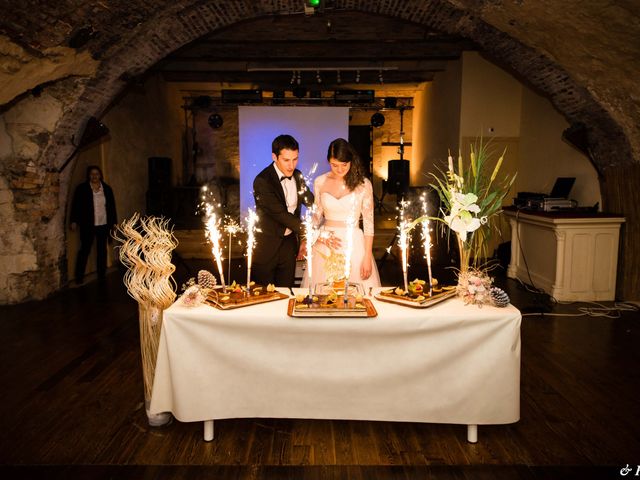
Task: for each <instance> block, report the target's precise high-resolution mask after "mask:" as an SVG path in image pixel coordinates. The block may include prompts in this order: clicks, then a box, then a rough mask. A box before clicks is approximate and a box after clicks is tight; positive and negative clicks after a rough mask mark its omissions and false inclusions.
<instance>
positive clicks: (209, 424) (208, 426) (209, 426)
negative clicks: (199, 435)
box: [204, 420, 213, 442]
mask: <svg viewBox="0 0 640 480" xmlns="http://www.w3.org/2000/svg"><path fill="white" fill-rule="evenodd" d="M211 440H213V420H205V421H204V441H205V442H210V441H211Z"/></svg>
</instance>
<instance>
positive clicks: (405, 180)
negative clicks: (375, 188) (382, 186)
mask: <svg viewBox="0 0 640 480" xmlns="http://www.w3.org/2000/svg"><path fill="white" fill-rule="evenodd" d="M386 185H387V193H390V194H395V195H402V194H405V193H407V191H408V190H409V160H389V162H388V163H387V183H386Z"/></svg>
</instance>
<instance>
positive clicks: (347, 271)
mask: <svg viewBox="0 0 640 480" xmlns="http://www.w3.org/2000/svg"><path fill="white" fill-rule="evenodd" d="M355 209H356V195H352V196H351V209H350V211H349V216H348V217H347V222H346V223H347V232H346V235H347V238H346V241H347V244H346V248H345V252H344V255H345V258H344V278H345V280H344V304H345V306H346V305H347V303H348V297H347V296H348V294H349V277H350V276H351V253H352V252H353V229H354V227H355V223H356V218H355V217H356V213H355Z"/></svg>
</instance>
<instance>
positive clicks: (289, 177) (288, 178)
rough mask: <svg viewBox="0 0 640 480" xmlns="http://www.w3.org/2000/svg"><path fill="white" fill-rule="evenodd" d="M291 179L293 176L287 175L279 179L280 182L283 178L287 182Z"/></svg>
mask: <svg viewBox="0 0 640 480" xmlns="http://www.w3.org/2000/svg"><path fill="white" fill-rule="evenodd" d="M292 177H293V175H289V176H288V177H287V176H286V175H283V176H281V177H280V181H282V180H284V179H285V178H286V179H287V180H291V178H292Z"/></svg>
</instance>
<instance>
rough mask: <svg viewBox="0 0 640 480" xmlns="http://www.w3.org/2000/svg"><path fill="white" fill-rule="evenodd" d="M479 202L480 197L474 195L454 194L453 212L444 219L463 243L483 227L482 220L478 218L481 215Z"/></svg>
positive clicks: (452, 199) (452, 197)
mask: <svg viewBox="0 0 640 480" xmlns="http://www.w3.org/2000/svg"><path fill="white" fill-rule="evenodd" d="M477 201H478V197H477V196H476V195H474V194H473V193H467V194H464V193H460V192H453V193H452V195H451V212H450V213H449V215H446V216H445V217H444V221H445V222H446V223H447V225H449V228H451V230H453V231H454V232H456V233H457V234H458V235H459V236H460V237H461V238H462V240H463V241H466V240H467V235H468V234H469V233H471V232H474V231H476V230H477V229H478V228H480V226H481V225H482V218H478V217H477V216H476V215H477V214H478V213H480V207H479V206H478V205H477V204H476V203H475V202H477ZM472 214H475V215H472Z"/></svg>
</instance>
